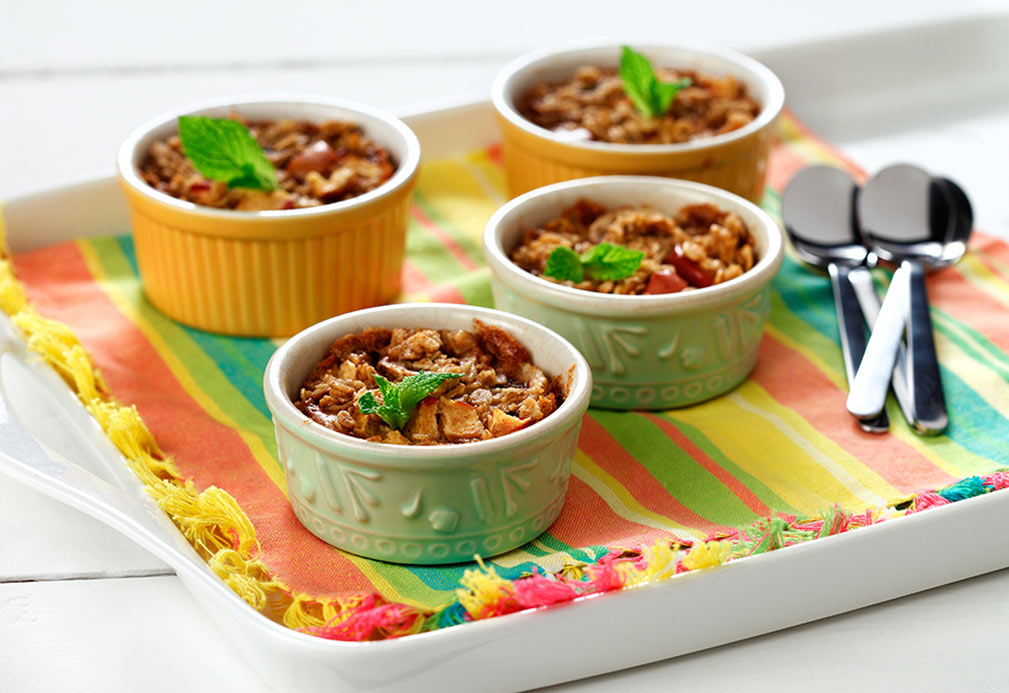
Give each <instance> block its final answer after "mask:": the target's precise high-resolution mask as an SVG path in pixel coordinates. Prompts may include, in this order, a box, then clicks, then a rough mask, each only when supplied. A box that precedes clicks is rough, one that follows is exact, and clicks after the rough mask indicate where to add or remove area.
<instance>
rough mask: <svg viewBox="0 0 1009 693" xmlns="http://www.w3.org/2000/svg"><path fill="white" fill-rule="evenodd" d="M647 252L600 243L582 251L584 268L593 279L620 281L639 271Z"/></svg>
mask: <svg viewBox="0 0 1009 693" xmlns="http://www.w3.org/2000/svg"><path fill="white" fill-rule="evenodd" d="M644 257H645V254H644V252H642V251H640V250H631V249H630V248H625V247H624V246H622V245H613V244H612V243H600V244H599V245H597V246H595V247H594V248H592V249H590V250H588V251H586V252H584V253H582V256H581V258H579V259H580V260H581V262H582V268H583V269H584V271H585V274H587V275H588V276H589V277H591V278H592V279H598V280H600V281H619V280H621V279H626V278H627V277H629V276H631V275H632V274H634V273H635V272H637V271H638V267H640V266H641V261H642V260H643V259H644Z"/></svg>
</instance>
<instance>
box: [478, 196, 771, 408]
mask: <svg viewBox="0 0 1009 693" xmlns="http://www.w3.org/2000/svg"><path fill="white" fill-rule="evenodd" d="M581 198H587V199H590V200H594V201H596V202H599V203H601V204H603V205H606V206H607V207H619V206H646V207H651V208H653V209H657V210H659V211H661V212H665V213H666V214H671V215H674V214H675V213H676V212H677V211H678V210H679V209H680V208H681V207H683V206H684V205H689V204H698V203H704V202H708V203H711V204H714V205H716V206H717V207H719V208H720V209H723V210H726V211H730V212H735V213H736V214H738V215H740V216H741V217H742V218H743V220H744V221H745V222H746V225H747V226H748V227H749V229H750V232H751V233H752V235H753V238H754V241H755V243H756V251H757V257H758V258H759V260H758V262H757V264H756V265H754V267H753V268H752V269H751V270H750V271H748V272H746V273H744V274H743V275H742V276H740V277H737V278H736V279H732V280H730V281H727V282H725V283H723V284H718V285H715V286H711V287H708V288H704V289H695V290H692V291H683V292H680V293H676V294H665V295H654V296H621V295H613V294H601V293H596V292H593V291H583V290H581V289H574V288H571V287H568V286H564V285H562V284H555V283H554V282H551V281H547V280H546V279H542V278H540V277H537V276H535V275H533V274H531V273H529V272H526V271H525V270H523V269H521V268H520V267H518V266H517V265H515V264H514V263H513V262H512V261H511V260H510V259H509V257H508V254H509V253H510V252H511V251H512V249H514V248H515V246H517V245H518V244H519V243H520V242H521V238H522V234H523V232H524V231H525V230H526V229H529V228H535V227H536V226H537V225H539V224H540V223H542V222H544V221H547V220H549V219H552V218H554V217H557V216H560V213H561V211H562V210H564V209H565V208H566V207H569V206H570V205H572V204H574V203H575V202H576V201H578V200H579V199H581ZM483 250H484V257H485V258H486V259H487V264H488V265H490V270H491V284H492V288H493V292H494V305H495V306H496V307H497V308H498V309H500V310H505V311H508V312H509V313H515V314H516V315H521V316H523V317H526V318H529V319H530V320H535V321H536V322H538V323H541V324H543V325H549V326H550V328H551V329H553V330H555V331H556V332H557V333H558V334H560V335H561V336H563V337H565V338H567V339H568V340H570V341H571V343H572V344H574V345H575V346H576V347H578V349H579V350H580V351H581V352H582V354H583V355H584V356H585V358H586V360H587V361H588V362H589V365H590V366H591V368H592V378H593V382H594V385H593V388H592V406H596V407H605V408H608V409H668V408H670V407H682V406H686V405H689V404H694V403H696V402H700V401H702V400H705V399H710V398H711V397H715V396H717V395H720V394H722V393H724V392H727V391H728V390H731V389H732V388H734V387H735V386H736V385H738V384H739V383H740V382H742V380H743V379H744V378H746V376H747V375H748V374H749V373H750V371H751V370H752V369H753V366H754V364H755V363H756V359H757V350H758V347H759V345H760V338H761V334H762V333H763V328H764V321H765V320H766V318H767V315H768V313H769V311H770V282H771V279H773V278H774V275H775V274H776V273H777V272H778V269H779V268H780V267H781V262H782V259H783V257H784V251H783V242H782V235H781V230H780V229H779V228H778V226H777V224H775V223H774V222H773V221H772V220H771V218H770V217H769V216H767V214H766V213H765V212H764V211H763V210H761V209H760V208H759V207H757V206H756V205H754V204H752V203H750V202H747V201H746V200H744V199H742V198H741V197H739V196H737V195H733V194H732V193H728V192H726V191H724V190H719V189H717V188H713V187H711V186H708V185H702V184H700V183H692V182H689V181H681V180H673V179H669V178H657V177H648V176H601V177H598V178H584V179H581V180H574V181H567V182H564V183H556V184H554V185H548V186H546V187H544V188H540V189H538V190H534V191H533V192H530V193H526V194H525V195H522V196H521V197H517V198H515V199H514V200H512V201H511V202H508V203H507V204H505V205H504V206H503V207H501V208H500V209H499V210H498V211H497V212H496V213H495V214H494V216H493V217H491V219H490V221H488V222H487V228H486V231H485V232H484V238H483Z"/></svg>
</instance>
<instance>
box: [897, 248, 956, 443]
mask: <svg viewBox="0 0 1009 693" xmlns="http://www.w3.org/2000/svg"><path fill="white" fill-rule="evenodd" d="M905 264H907V265H909V266H910V275H909V282H910V289H911V310H910V313H909V315H908V329H907V342H908V351H909V359H908V373H909V374H910V380H911V399H912V401H913V402H914V415H915V422H916V423H915V426H916V428H917V429H918V430H919V431H920V432H922V433H927V434H933V435H934V434H937V433H939V432H941V431H942V430H943V429H944V428H946V425H947V424H948V423H949V415H948V414H947V413H946V397H945V395H944V394H943V391H942V379H941V378H940V377H939V360H938V358H937V357H936V354H935V338H934V336H933V332H932V318H931V317H930V316H929V309H928V293H927V292H926V291H925V268H924V267H923V266H922V265H921V263H919V262H911V263H905Z"/></svg>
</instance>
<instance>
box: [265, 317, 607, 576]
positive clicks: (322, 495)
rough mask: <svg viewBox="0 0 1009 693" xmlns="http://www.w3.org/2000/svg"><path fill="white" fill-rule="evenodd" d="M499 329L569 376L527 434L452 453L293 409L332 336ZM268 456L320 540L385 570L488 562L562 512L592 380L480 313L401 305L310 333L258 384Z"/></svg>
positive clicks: (522, 325) (557, 348)
mask: <svg viewBox="0 0 1009 693" xmlns="http://www.w3.org/2000/svg"><path fill="white" fill-rule="evenodd" d="M474 318H477V319H479V320H481V321H482V322H484V323H486V324H489V325H497V326H499V327H502V328H504V329H505V330H507V331H508V332H509V333H511V334H512V336H514V337H515V338H516V339H518V340H519V341H520V342H522V344H523V345H524V346H525V347H526V348H527V349H528V350H529V353H530V354H531V355H532V360H533V363H535V364H536V365H537V366H539V367H540V368H542V369H543V370H544V372H546V373H547V374H548V375H551V376H555V375H566V376H567V386H568V394H567V398H566V399H565V401H564V402H563V403H562V404H561V406H560V407H558V409H557V410H556V411H555V412H553V413H552V414H550V415H549V416H547V417H546V418H544V419H543V420H542V421H539V422H537V423H535V424H533V425H531V426H529V427H528V428H525V429H522V430H520V431H516V432H515V433H510V434H508V435H505V436H502V437H500V438H494V439H491V440H483V441H479V442H476V443H463V444H459V445H432V446H404V445H388V444H385V443H372V442H368V441H366V440H361V439H359V438H354V437H351V436H347V435H344V434H342V433H337V432H335V431H332V430H330V429H328V428H326V427H324V426H321V425H319V424H317V423H315V422H314V421H311V420H310V419H309V418H308V417H306V416H305V415H304V414H302V413H301V412H300V411H299V410H298V409H297V408H296V407H295V406H294V403H293V400H294V398H295V397H297V396H298V392H299V390H300V387H301V385H302V383H304V381H305V378H307V377H308V374H309V373H310V372H311V370H312V368H313V367H314V365H315V364H316V363H317V362H318V361H319V360H320V359H321V358H322V356H323V355H324V354H325V352H326V350H327V349H328V348H329V345H330V344H332V343H333V342H334V341H335V340H336V339H338V338H339V337H342V336H344V335H347V334H351V333H353V332H359V331H361V330H364V329H367V328H370V327H390V328H393V327H407V328H409V327H427V328H433V329H451V330H459V329H468V330H472V329H473V319H474ZM264 388H265V392H266V403H267V406H268V407H269V408H270V411H271V412H272V414H273V423H274V428H275V430H276V435H277V452H278V455H279V457H280V461H281V463H282V464H283V465H284V469H285V470H286V475H287V487H288V496H289V498H290V501H291V505H292V507H293V508H294V513H295V515H296V516H297V517H298V519H299V520H300V521H301V523H302V524H303V525H305V527H307V528H308V529H309V530H310V531H311V532H312V533H313V534H315V535H316V536H317V537H319V538H320V539H322V540H323V541H325V542H327V543H329V544H332V545H333V546H336V547H338V548H341V549H344V550H346V551H350V552H351V553H355V554H358V555H361V556H366V557H368V558H375V559H379V560H382V561H390V562H393V563H412V564H439V563H458V562H461V561H470V560H472V559H473V555H474V554H480V555H482V556H493V555H496V554H500V553H504V552H506V551H509V550H511V549H513V548H515V547H517V546H521V545H522V544H525V543H526V542H528V541H531V540H532V539H534V538H535V537H536V536H538V535H539V534H540V533H541V532H543V531H544V530H546V529H547V527H549V526H550V524H551V523H553V521H554V520H555V519H556V518H557V516H558V515H559V514H560V511H561V507H562V506H563V505H564V495H565V493H566V492H567V487H568V478H569V476H570V473H571V460H572V458H573V457H574V454H575V449H576V447H577V443H578V432H579V429H580V428H581V422H582V415H583V414H584V413H585V410H586V409H587V408H588V404H589V393H590V392H591V389H592V374H591V371H590V369H589V367H588V364H587V363H586V362H585V359H584V358H582V356H581V354H579V353H578V351H577V350H576V349H575V348H574V347H573V346H571V344H569V343H568V342H567V341H565V340H564V339H563V338H561V337H560V336H558V335H557V334H555V333H554V332H552V331H551V330H548V329H546V328H545V327H543V326H542V325H537V324H536V323H533V322H531V321H529V320H526V319H524V318H521V317H517V316H514V315H509V314H507V313H502V312H500V311H496V310H491V309H488V308H476V307H473V306H461V305H450V304H437V303H422V304H401V305H393V306H385V307H382V308H369V309H367V310H361V311H357V312H354V313H347V314H346V315H341V316H338V317H335V318H332V319H330V320H326V321H325V322H321V323H319V324H317V325H314V326H312V327H309V328H308V329H306V330H304V331H303V332H300V333H299V334H297V335H295V336H294V337H292V338H291V339H290V340H289V341H287V342H286V343H285V344H284V345H283V346H282V347H280V349H278V350H277V352H276V353H275V354H274V355H273V358H271V359H270V362H269V364H268V365H267V367H266V374H265V377H264Z"/></svg>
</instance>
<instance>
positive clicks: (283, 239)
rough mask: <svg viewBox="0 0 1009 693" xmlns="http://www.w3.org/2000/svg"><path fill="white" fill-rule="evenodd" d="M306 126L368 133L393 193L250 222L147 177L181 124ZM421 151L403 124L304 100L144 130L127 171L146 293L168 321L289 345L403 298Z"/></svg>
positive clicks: (129, 144) (342, 105)
mask: <svg viewBox="0 0 1009 693" xmlns="http://www.w3.org/2000/svg"><path fill="white" fill-rule="evenodd" d="M234 112H237V113H238V114H239V115H241V116H244V117H246V118H250V119H253V120H256V119H274V118H294V119H298V120H309V121H315V122H322V121H325V120H332V119H339V120H346V121H350V122H353V123H357V124H358V125H360V126H361V127H362V128H363V129H364V132H365V133H366V134H367V135H368V136H369V137H370V138H372V139H373V140H375V141H376V142H378V143H379V144H381V145H382V146H383V147H385V148H386V149H388V150H389V152H390V153H391V154H392V155H393V157H395V159H396V162H397V164H398V168H397V170H396V172H395V173H394V174H393V176H392V178H390V179H389V180H388V181H386V182H385V183H384V184H382V185H381V186H379V187H378V188H376V189H375V190H372V191H371V192H368V193H365V194H364V195H360V196H358V197H355V198H353V199H350V200H344V201H343V202H337V203H334V204H328V205H322V206H320V207H309V208H305V209H290V210H277V211H265V212H244V211H237V210H231V209H214V208H211V207H202V206H199V205H195V204H193V203H191V202H187V201H185V200H179V199H176V198H174V197H172V196H170V195H166V194H164V193H161V192H159V191H157V190H155V189H154V188H152V187H151V186H150V185H148V184H147V183H146V182H145V181H144V180H143V179H142V178H141V177H140V175H139V174H138V173H137V166H138V165H140V163H141V162H142V161H143V158H144V157H145V156H146V155H147V151H148V149H149V148H150V146H151V144H152V143H153V142H154V141H156V140H158V139H161V138H164V137H166V136H168V135H170V134H172V133H174V132H177V130H178V125H177V120H178V116H180V115H186V114H198V115H207V116H212V117H226V116H228V115H230V114H231V113H234ZM419 163H420V143H419V142H418V140H417V137H416V136H415V135H414V134H413V132H412V131H411V130H410V129H409V128H408V127H407V126H406V125H405V124H404V123H403V122H402V121H401V120H399V119H398V118H394V117H393V116H390V115H387V114H385V113H383V112H381V111H378V110H375V109H372V108H370V107H367V106H361V105H358V104H351V103H348V102H343V101H327V100H317V99H312V100H306V99H303V98H300V97H294V96H289V97H285V96H277V97H265V98H257V99H249V98H246V99H227V100H219V101H215V102H212V103H206V104H201V105H199V106H193V107H189V108H185V109H182V110H180V111H177V112H173V113H168V114H166V115H163V116H161V117H159V118H157V119H155V120H153V121H151V122H150V123H147V124H146V125H143V126H141V127H140V128H138V129H137V130H135V131H134V132H133V133H132V134H131V135H130V136H129V137H128V138H127V139H126V141H125V142H124V143H123V145H122V147H121V148H120V150H119V157H118V159H117V164H118V168H119V179H120V183H121V185H122V189H123V191H124V193H125V194H126V199H127V201H128V203H129V207H130V217H131V219H132V224H133V240H134V244H135V247H136V253H137V262H138V264H139V266H140V277H141V280H142V281H143V285H144V291H145V293H146V294H147V297H148V298H149V299H150V301H151V303H153V304H154V305H155V306H157V307H158V308H159V309H161V311H163V312H164V313H166V314H167V315H168V316H170V317H172V318H174V319H175V320H178V321H180V322H184V323H186V324H187V325H192V326H194V327H198V328H200V329H204V330H211V331H213V332H223V333H226V334H235V335H247V336H286V335H290V334H294V333H295V332H297V331H298V330H300V329H302V328H304V327H307V326H308V325H311V324H313V323H316V322H319V321H320V320H324V319H326V318H328V317H331V316H333V315H338V314H340V313H345V312H348V311H352V310H358V309H360V308H365V307H367V306H374V305H380V304H383V303H388V302H389V301H391V300H393V298H394V297H395V296H396V294H398V293H399V286H400V270H401V268H402V264H403V254H404V249H405V239H406V229H407V223H408V221H409V206H410V192H411V191H412V190H413V186H414V183H415V182H416V179H417V170H418V165H419Z"/></svg>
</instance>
